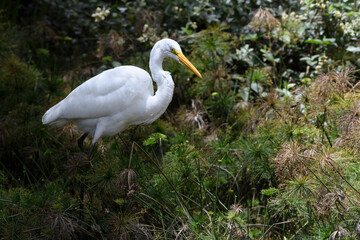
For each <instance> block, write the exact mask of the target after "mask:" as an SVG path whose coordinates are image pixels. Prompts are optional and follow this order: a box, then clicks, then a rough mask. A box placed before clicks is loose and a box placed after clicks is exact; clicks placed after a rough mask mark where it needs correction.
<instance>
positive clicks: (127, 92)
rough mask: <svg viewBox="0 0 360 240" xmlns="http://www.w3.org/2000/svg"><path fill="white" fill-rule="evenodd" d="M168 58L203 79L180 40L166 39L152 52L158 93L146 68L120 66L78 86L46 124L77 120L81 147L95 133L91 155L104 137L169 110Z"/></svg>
mask: <svg viewBox="0 0 360 240" xmlns="http://www.w3.org/2000/svg"><path fill="white" fill-rule="evenodd" d="M165 57H170V58H173V59H175V60H177V61H178V62H180V63H182V64H184V65H185V66H186V67H188V68H189V69H190V70H191V71H192V72H194V73H195V74H196V75H197V76H198V77H199V78H202V77H201V74H200V73H199V71H198V70H197V69H196V68H195V67H194V66H193V65H192V64H191V63H190V62H189V60H188V59H187V58H186V57H185V56H184V54H183V53H182V51H181V48H180V46H179V44H178V43H177V42H176V41H174V40H171V39H162V40H160V41H158V42H157V43H156V44H155V45H154V47H153V48H152V50H151V53H150V62H149V66H150V70H151V75H152V78H153V79H154V81H155V82H156V84H157V91H156V93H155V94H154V88H153V82H152V80H151V77H150V75H149V73H147V72H146V71H145V70H143V69H141V68H138V67H135V66H120V67H116V68H113V69H110V70H107V71H104V72H102V73H100V74H99V75H97V76H95V77H93V78H90V79H89V80H87V81H86V82H84V83H83V84H81V85H80V86H78V87H77V88H75V89H74V90H73V91H72V92H71V93H70V94H69V95H68V96H67V97H66V98H65V99H63V100H62V101H61V102H59V103H58V104H56V105H55V106H53V107H52V108H50V109H49V110H48V111H47V112H46V113H45V114H44V116H43V117H42V122H43V124H54V125H56V126H63V125H65V124H68V123H74V124H75V125H77V126H78V127H79V128H80V130H82V131H83V132H84V134H83V135H82V136H81V137H80V139H79V140H78V145H79V147H80V148H81V149H82V146H83V141H84V139H85V138H86V137H87V135H89V134H90V135H92V136H93V141H92V144H91V148H90V152H89V155H90V156H91V154H92V151H93V149H94V146H95V144H96V142H97V140H98V139H99V138H100V137H103V136H112V135H115V134H117V133H119V132H121V131H123V130H124V129H125V128H127V127H128V126H130V125H138V124H143V123H151V122H153V121H155V120H156V119H158V118H159V117H160V116H161V115H162V114H163V113H164V112H165V110H166V108H167V107H168V105H169V104H170V101H171V99H172V96H173V92H174V82H173V80H172V77H171V74H170V73H169V72H167V71H164V70H163V68H162V62H163V60H164V58H165Z"/></svg>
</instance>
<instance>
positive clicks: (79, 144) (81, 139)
mask: <svg viewBox="0 0 360 240" xmlns="http://www.w3.org/2000/svg"><path fill="white" fill-rule="evenodd" d="M88 135H89V134H88V133H84V134H83V135H82V136H81V137H80V138H79V139H78V146H79V148H80V150H81V151H83V152H84V140H85V138H86V137H87V136H88Z"/></svg>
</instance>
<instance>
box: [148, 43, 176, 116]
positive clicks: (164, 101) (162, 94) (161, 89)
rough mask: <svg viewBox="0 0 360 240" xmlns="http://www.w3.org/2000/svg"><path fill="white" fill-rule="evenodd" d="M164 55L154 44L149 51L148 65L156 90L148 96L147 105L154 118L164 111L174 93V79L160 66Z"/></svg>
mask: <svg viewBox="0 0 360 240" xmlns="http://www.w3.org/2000/svg"><path fill="white" fill-rule="evenodd" d="M165 57H166V55H165V54H164V53H162V52H161V50H160V49H159V48H157V47H156V46H154V48H153V50H152V51H151V53H150V63H149V67H150V71H151V75H152V78H153V80H154V81H155V82H156V85H157V90H156V92H155V95H154V96H152V97H150V99H149V102H148V105H147V107H148V110H150V111H151V113H152V114H151V115H153V116H152V117H154V118H155V119H157V118H158V117H160V115H161V114H163V113H164V112H165V110H166V109H167V107H168V106H169V104H170V102H171V99H172V96H173V93H174V81H173V80H172V77H171V74H170V73H169V72H167V71H164V70H163V68H162V63H163V60H164V58H165ZM155 119H153V120H155Z"/></svg>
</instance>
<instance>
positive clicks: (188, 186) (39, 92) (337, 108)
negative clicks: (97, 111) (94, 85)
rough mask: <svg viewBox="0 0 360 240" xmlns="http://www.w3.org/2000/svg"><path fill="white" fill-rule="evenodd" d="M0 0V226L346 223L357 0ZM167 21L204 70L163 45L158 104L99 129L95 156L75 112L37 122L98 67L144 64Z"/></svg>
mask: <svg viewBox="0 0 360 240" xmlns="http://www.w3.org/2000/svg"><path fill="white" fill-rule="evenodd" d="M244 6H246V7H244ZM0 8H1V10H0V20H1V21H0V56H1V60H0V63H1V64H0V97H1V101H0V109H1V110H0V159H1V161H0V232H1V235H0V236H1V237H0V238H1V239H285V238H286V239H356V238H358V237H359V229H360V220H359V216H360V208H359V206H360V203H359V199H360V181H359V179H360V178H359V176H360V170H359V169H360V162H359V156H358V155H359V148H360V135H359V132H360V124H359V123H360V119H359V116H360V101H359V88H358V75H359V71H358V70H359V66H360V65H359V61H358V54H359V46H358V37H359V32H360V29H359V27H358V26H359V24H358V23H359V13H358V2H357V1H326V2H325V1H322V0H316V1H315V0H303V1H293V0H289V1H283V2H282V4H281V5H279V4H278V3H277V2H272V1H255V0H237V1H225V0H224V1H223V0H221V1H208V0H202V1H190V2H189V1H183V0H178V1H168V0H166V1H165V0H161V1H125V0H122V1H117V2H116V3H108V2H102V1H98V0H94V1H89V2H81V1H48V0H39V1H33V2H32V3H30V4H28V5H25V4H23V3H21V2H20V1H7V2H6V3H5V2H4V3H2V4H0ZM169 36H170V37H171V38H174V39H175V40H177V41H178V42H179V43H180V45H181V46H182V49H183V51H184V54H185V55H186V56H188V58H189V60H190V61H191V62H192V63H193V64H194V65H195V66H196V68H197V69H198V70H199V71H200V72H201V74H202V75H203V79H199V78H197V77H195V76H194V75H193V74H192V73H191V72H190V71H188V69H186V68H185V67H184V66H182V65H180V64H178V63H177V62H176V61H172V60H170V61H165V62H164V69H166V70H168V71H170V72H171V73H172V76H173V78H174V81H175V85H176V87H175V92H174V96H173V101H172V103H171V104H170V106H169V108H168V110H167V111H166V113H165V114H164V115H163V117H162V118H161V119H159V120H157V121H156V122H155V123H153V124H152V125H148V126H140V127H138V128H130V129H128V130H126V131H125V132H123V133H121V136H116V137H114V138H104V139H103V140H102V141H100V142H99V143H98V148H97V149H96V151H95V154H94V157H93V159H92V161H90V160H89V159H88V157H87V156H86V154H84V153H81V152H79V150H78V147H77V144H76V140H77V139H78V138H79V137H80V136H81V133H80V132H79V131H78V130H77V128H76V127H75V126H72V125H67V126H65V127H63V128H62V129H57V128H49V127H44V126H43V125H42V124H41V116H42V115H43V113H44V112H45V111H46V109H48V108H49V107H50V106H52V105H54V104H55V103H56V102H58V101H59V100H61V99H62V98H64V97H65V96H66V94H67V93H69V92H70V91H71V90H72V89H73V88H75V87H76V86H77V85H79V84H81V83H82V82H83V81H85V80H86V79H88V78H90V77H92V76H94V75H95V74H96V73H99V72H101V71H104V70H106V69H109V68H112V67H117V66H121V65H125V64H131V65H137V66H139V67H142V68H144V69H147V70H148V60H149V52H150V49H151V46H152V45H153V44H154V42H156V41H157V40H158V39H160V38H163V37H169ZM119 104H120V103H119ZM84 145H85V148H86V147H87V146H88V145H90V141H89V140H88V139H86V140H85V142H84Z"/></svg>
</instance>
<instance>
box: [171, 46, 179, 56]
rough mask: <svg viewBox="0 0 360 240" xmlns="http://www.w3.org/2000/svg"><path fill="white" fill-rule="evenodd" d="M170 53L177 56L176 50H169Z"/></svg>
mask: <svg viewBox="0 0 360 240" xmlns="http://www.w3.org/2000/svg"><path fill="white" fill-rule="evenodd" d="M170 52H171V53H172V54H174V55H175V56H177V55H178V51H176V50H175V49H173V48H171V50H170Z"/></svg>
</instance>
